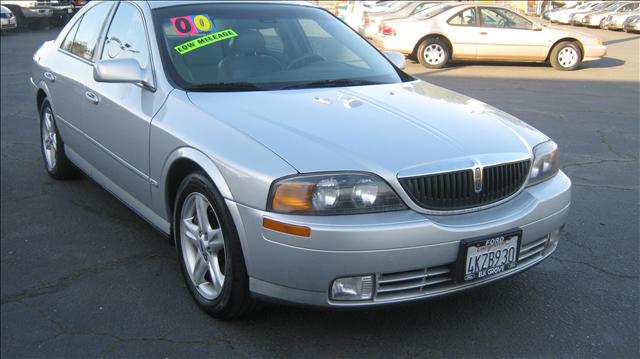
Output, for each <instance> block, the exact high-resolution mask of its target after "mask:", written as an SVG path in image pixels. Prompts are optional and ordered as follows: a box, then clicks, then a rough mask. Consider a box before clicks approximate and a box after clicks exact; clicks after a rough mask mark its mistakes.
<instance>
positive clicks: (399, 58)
mask: <svg viewBox="0 0 640 359" xmlns="http://www.w3.org/2000/svg"><path fill="white" fill-rule="evenodd" d="M384 56H386V57H387V59H389V61H391V63H392V64H394V65H396V67H397V68H399V69H400V70H404V69H405V67H406V60H405V58H404V55H403V54H401V53H399V52H396V51H385V52H384Z"/></svg>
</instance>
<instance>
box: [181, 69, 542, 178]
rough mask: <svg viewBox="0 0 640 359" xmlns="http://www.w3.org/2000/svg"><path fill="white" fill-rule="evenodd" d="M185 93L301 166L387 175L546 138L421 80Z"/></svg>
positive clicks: (488, 157) (504, 153)
mask: <svg viewBox="0 0 640 359" xmlns="http://www.w3.org/2000/svg"><path fill="white" fill-rule="evenodd" d="M188 96H189V98H190V99H191V101H192V102H193V103H194V104H195V105H196V106H197V107H199V108H200V109H202V110H203V111H205V112H206V113H208V114H210V115H211V116H212V118H213V120H216V121H223V122H224V123H226V124H227V125H229V126H232V127H234V128H236V129H237V130H239V131H241V132H243V133H244V134H246V135H248V136H250V137H252V138H253V139H254V140H255V141H258V142H259V143H261V144H262V145H264V146H266V147H267V148H269V149H270V150H271V151H273V152H274V153H275V154H277V155H278V156H280V157H281V158H282V159H283V160H285V161H286V162H288V163H289V164H290V165H291V166H293V167H294V168H295V169H297V170H298V171H299V172H303V173H304V172H318V171H333V170H358V171H372V172H376V173H378V174H380V175H383V176H385V175H387V176H391V177H395V176H396V174H398V173H399V172H402V171H405V172H407V171H408V172H411V171H413V170H416V169H417V170H422V169H424V170H428V169H430V168H442V164H468V163H470V162H475V163H483V164H486V162H487V161H488V162H491V161H494V160H495V159H499V162H500V161H504V159H513V160H516V159H522V158H529V156H530V155H531V148H532V147H533V146H534V145H536V144H538V143H540V142H543V141H545V140H547V139H548V138H547V137H545V136H544V135H543V134H541V133H540V132H538V131H537V130H535V129H534V128H532V127H530V126H528V125H527V124H525V123H524V122H522V121H520V120H518V119H516V118H515V117H513V116H510V115H508V114H506V113H504V112H502V111H499V110H497V109H495V108H493V107H491V106H488V105H486V104H484V103H482V102H480V101H477V100H474V99H472V98H469V97H466V96H463V95H460V94H457V93H455V92H452V91H449V90H446V89H443V88H440V87H437V86H434V85H431V84H428V83H425V82H422V81H414V82H409V83H399V84H387V85H372V86H354V87H341V88H320V89H317V88H316V89H302V90H282V91H258V92H256V91H253V92H232V93H203V92H190V93H188ZM211 138H212V141H215V134H212V137H211Z"/></svg>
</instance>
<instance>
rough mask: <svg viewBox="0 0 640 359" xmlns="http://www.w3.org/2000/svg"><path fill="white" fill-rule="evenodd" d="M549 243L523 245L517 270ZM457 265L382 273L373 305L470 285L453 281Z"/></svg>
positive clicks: (544, 240)
mask: <svg viewBox="0 0 640 359" xmlns="http://www.w3.org/2000/svg"><path fill="white" fill-rule="evenodd" d="M548 243H549V236H548V235H547V236H544V237H542V238H540V239H536V240H535V241H533V242H529V243H527V244H521V245H520V252H519V259H518V266H517V267H516V268H515V269H514V270H517V269H518V268H521V267H522V266H526V265H528V264H530V263H532V262H536V261H537V260H539V259H540V257H542V256H543V255H544V250H545V249H546V248H547V245H548ZM454 265H455V263H449V264H447V265H443V266H439V267H432V268H419V269H415V270H411V271H406V272H397V273H382V274H378V275H377V278H376V292H375V296H374V301H393V300H397V299H405V298H411V297H420V296H428V295H429V294H431V293H435V292H447V291H451V290H455V289H456V288H458V287H462V286H464V285H467V284H469V283H470V282H457V281H454V279H453V274H452V270H453V267H454Z"/></svg>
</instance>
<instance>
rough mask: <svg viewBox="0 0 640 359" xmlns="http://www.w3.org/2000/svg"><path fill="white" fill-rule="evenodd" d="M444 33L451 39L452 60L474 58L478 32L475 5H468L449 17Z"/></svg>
mask: <svg viewBox="0 0 640 359" xmlns="http://www.w3.org/2000/svg"><path fill="white" fill-rule="evenodd" d="M444 26H446V27H447V29H446V31H445V34H444V35H446V36H447V37H448V38H449V40H450V41H451V45H452V47H453V49H452V51H453V52H452V58H453V59H454V60H459V59H465V60H473V59H475V58H476V51H477V45H476V42H477V40H478V33H479V32H480V28H479V24H478V16H477V9H476V7H475V6H474V7H468V8H466V9H463V10H461V11H459V12H458V13H456V14H455V15H453V16H452V17H450V18H449V19H448V20H447V22H446V25H444Z"/></svg>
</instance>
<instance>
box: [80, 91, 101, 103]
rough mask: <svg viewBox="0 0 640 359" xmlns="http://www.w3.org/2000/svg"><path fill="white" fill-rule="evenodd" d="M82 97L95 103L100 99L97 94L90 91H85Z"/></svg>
mask: <svg viewBox="0 0 640 359" xmlns="http://www.w3.org/2000/svg"><path fill="white" fill-rule="evenodd" d="M84 97H85V98H86V99H87V101H89V102H91V103H93V104H96V105H97V104H98V102H100V99H99V98H98V96H97V95H96V94H94V93H93V92H91V91H87V92H85V93H84Z"/></svg>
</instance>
